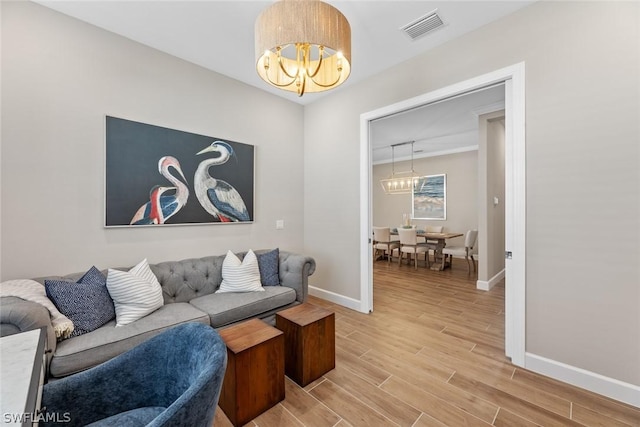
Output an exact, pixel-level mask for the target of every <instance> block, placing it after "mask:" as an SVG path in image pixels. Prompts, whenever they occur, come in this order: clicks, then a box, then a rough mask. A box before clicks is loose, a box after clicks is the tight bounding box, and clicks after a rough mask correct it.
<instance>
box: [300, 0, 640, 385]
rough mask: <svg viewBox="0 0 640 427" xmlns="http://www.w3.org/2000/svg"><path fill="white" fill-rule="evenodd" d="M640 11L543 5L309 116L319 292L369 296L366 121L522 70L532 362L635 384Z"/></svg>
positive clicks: (639, 346) (343, 93)
mask: <svg viewBox="0 0 640 427" xmlns="http://www.w3.org/2000/svg"><path fill="white" fill-rule="evenodd" d="M639 8H640V3H637V2H620V3H618V2H537V3H535V4H533V5H531V6H529V7H527V8H525V9H522V10H521V11H519V12H516V13H515V14H513V15H510V16H507V17H505V18H503V19H501V20H499V21H497V22H495V23H493V24H490V25H488V26H485V27H483V28H481V29H479V30H477V31H474V32H472V33H470V34H468V35H466V36H463V37H461V38H459V39H457V40H454V41H452V42H449V43H447V44H445V45H442V46H440V47H438V48H436V49H433V50H431V51H429V52H428V53H426V54H424V55H421V56H419V57H416V58H414V59H412V60H409V61H407V62H405V63H403V64H400V65H398V66H396V67H392V68H390V69H388V70H387V71H385V72H384V73H382V74H380V75H378V76H375V77H372V78H370V79H368V80H367V81H365V82H363V83H361V84H357V85H354V86H352V87H350V88H345V89H344V90H340V91H336V92H335V93H334V94H332V95H331V96H329V97H327V98H325V99H321V100H319V101H317V102H314V103H313V104H311V105H309V106H307V107H306V108H305V139H304V140H305V152H304V157H305V191H304V197H305V222H304V228H305V233H304V235H305V237H304V238H305V242H304V245H305V252H306V253H308V254H310V255H312V256H315V257H316V259H317V260H318V261H319V262H318V269H317V270H316V274H314V275H313V276H312V277H311V284H312V285H313V286H316V287H318V288H322V289H326V290H329V291H331V292H334V293H337V294H340V295H343V296H346V297H351V298H355V299H359V297H360V295H359V293H360V271H359V262H358V258H357V256H358V254H359V245H360V242H359V239H360V236H359V230H360V222H361V221H362V220H363V219H362V218H361V217H360V211H359V176H360V175H359V161H360V159H359V136H360V129H359V118H360V114H362V113H365V112H368V111H372V110H374V109H377V108H381V107H383V106H385V105H389V104H392V103H394V102H398V101H401V100H404V99H408V98H412V97H415V96H417V95H420V94H423V93H426V92H429V91H432V90H435V89H438V88H441V87H444V86H447V85H450V84H453V83H457V82H460V81H463V80H466V79H469V78H472V77H475V76H477V75H480V74H484V73H487V72H490V71H493V70H497V69H500V68H503V67H505V66H509V65H512V64H516V63H519V62H521V61H525V63H526V97H527V98H526V120H527V131H526V138H527V140H526V144H527V149H526V155H527V159H526V161H527V177H526V178H527V233H526V234H527V259H526V266H527V294H526V297H527V301H526V304H527V318H526V325H527V326H526V327H527V341H526V351H527V352H531V353H534V354H536V355H539V356H543V357H546V358H549V359H552V360H555V361H559V362H563V363H566V364H568V365H572V366H575V367H579V368H583V369H586V370H589V371H592V372H596V373H599V374H601V375H604V376H607V377H611V378H615V379H618V380H621V381H625V382H628V383H631V384H636V385H640V364H638V360H640V310H638V304H639V301H640V287H639V286H638V283H640V262H638V261H639V260H640V247H639V246H640V245H639V244H640V200H639V196H640V172H639V171H640V153H639V150H640V144H638V141H639V140H640V128H639V127H638V117H639V116H640V103H639V102H638V97H639V95H638V94H639V92H640V87H639V85H640V79H638V75H640V67H639V63H640V56H639V55H640V49H638V47H639V46H638V43H639V42H638V40H640V34H639V33H638V27H639V23H638V20H639V18H638V17H639V16H640V10H639Z"/></svg>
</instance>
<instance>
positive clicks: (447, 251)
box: [442, 230, 478, 273]
mask: <svg viewBox="0 0 640 427" xmlns="http://www.w3.org/2000/svg"><path fill="white" fill-rule="evenodd" d="M477 239H478V230H469V231H467V233H466V234H465V236H464V246H445V247H444V248H443V249H442V256H444V262H445V264H446V262H447V258H448V259H449V267H451V265H452V263H453V257H464V258H465V259H466V260H467V270H468V273H471V264H473V272H474V273H475V271H476V260H475V259H474V258H473V255H474V253H473V249H474V246H475V245H476V240H477ZM469 258H471V262H469Z"/></svg>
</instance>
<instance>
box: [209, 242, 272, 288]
mask: <svg viewBox="0 0 640 427" xmlns="http://www.w3.org/2000/svg"><path fill="white" fill-rule="evenodd" d="M255 291H263V292H264V288H263V287H262V283H261V282H260V268H259V267H258V258H257V257H256V254H254V253H253V251H252V250H251V249H249V252H247V254H246V255H245V256H244V259H243V260H242V261H240V259H238V257H237V256H236V255H235V254H234V253H233V252H231V251H227V256H226V257H225V258H224V261H223V262H222V283H221V284H220V288H219V289H218V290H217V291H216V293H224V292H255Z"/></svg>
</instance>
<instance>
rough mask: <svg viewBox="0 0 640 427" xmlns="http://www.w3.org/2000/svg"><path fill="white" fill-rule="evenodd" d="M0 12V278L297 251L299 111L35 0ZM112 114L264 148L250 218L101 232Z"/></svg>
mask: <svg viewBox="0 0 640 427" xmlns="http://www.w3.org/2000/svg"><path fill="white" fill-rule="evenodd" d="M1 7H2V164H1V166H2V171H1V180H2V181H1V182H2V188H1V191H2V213H1V215H2V234H1V238H2V241H1V243H2V249H3V250H2V263H1V265H2V276H1V278H2V279H10V278H16V277H36V276H41V275H49V274H58V273H71V272H74V271H82V270H86V269H88V268H89V267H91V265H94V264H95V265H96V266H98V267H99V268H105V267H109V266H121V265H133V264H135V263H136V262H138V261H139V260H140V259H142V258H143V257H147V258H148V259H149V261H150V262H158V261H163V260H177V259H181V258H188V257H201V256H206V255H213V254H224V253H225V252H226V250H227V249H231V250H246V249H248V248H253V249H259V248H270V247H276V246H279V247H280V248H282V249H287V250H292V251H302V249H303V238H302V234H303V227H302V223H303V202H302V193H303V181H304V178H303V168H302V164H303V154H302V153H303V108H302V107H301V106H299V105H297V104H294V103H291V102H289V101H286V100H283V99H282V98H279V97H276V96H274V95H270V94H268V93H267V92H262V91H260V90H257V89H256V88H253V87H250V86H247V85H244V84H242V83H239V82H237V81H235V80H232V79H229V78H226V77H223V76H221V75H219V74H216V73H213V72H211V71H208V70H205V69H203V68H201V67H198V66H195V65H193V64H190V63H187V62H185V61H182V60H179V59H176V58H174V57H171V56H169V55H166V54H163V53H160V52H158V51H156V50H153V49H151V48H148V47H145V46H143V45H141V44H137V43H134V42H132V41H130V40H128V39H125V38H123V37H120V36H117V35H114V34H112V33H109V32H106V31H104V30H101V29H98V28H97V27H93V26H91V25H89V24H86V23H83V22H80V21H78V20H75V19H73V18H70V17H67V16H65V15H62V14H59V13H57V12H54V11H52V10H50V9H47V8H44V7H42V6H39V5H37V4H34V3H30V2H2V4H1ZM106 114H109V115H114V116H117V117H122V118H127V119H130V120H135V121H140V122H144V123H149V124H155V125H159V126H164V127H168V128H173V129H179V130H184V131H188V132H193V133H197V134H202V135H209V136H214V137H220V138H223V139H229V140H234V141H240V142H244V143H248V144H253V145H255V152H256V178H255V192H256V198H255V210H254V213H255V222H254V223H253V224H236V225H201V226H174V227H162V228H160V229H157V228H154V229H146V228H144V229H141V228H136V229H131V228H124V229H105V228H103V217H104V163H105V158H104V121H105V115H106ZM283 117H284V118H286V125H283V122H282V118H283ZM277 219H284V220H285V229H284V230H276V229H275V221H276V220H277Z"/></svg>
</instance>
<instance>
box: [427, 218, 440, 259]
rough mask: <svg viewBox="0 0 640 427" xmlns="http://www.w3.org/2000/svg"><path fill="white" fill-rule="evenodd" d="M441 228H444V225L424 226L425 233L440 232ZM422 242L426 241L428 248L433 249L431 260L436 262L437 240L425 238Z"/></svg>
mask: <svg viewBox="0 0 640 427" xmlns="http://www.w3.org/2000/svg"><path fill="white" fill-rule="evenodd" d="M443 230H444V227H443V226H442V225H427V226H426V227H425V228H424V232H425V233H442V231H443ZM424 243H426V244H427V246H428V247H429V249H430V250H432V251H433V262H438V258H437V255H438V254H437V251H438V241H437V240H429V239H426V238H425V241H424ZM427 256H429V255H427Z"/></svg>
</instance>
